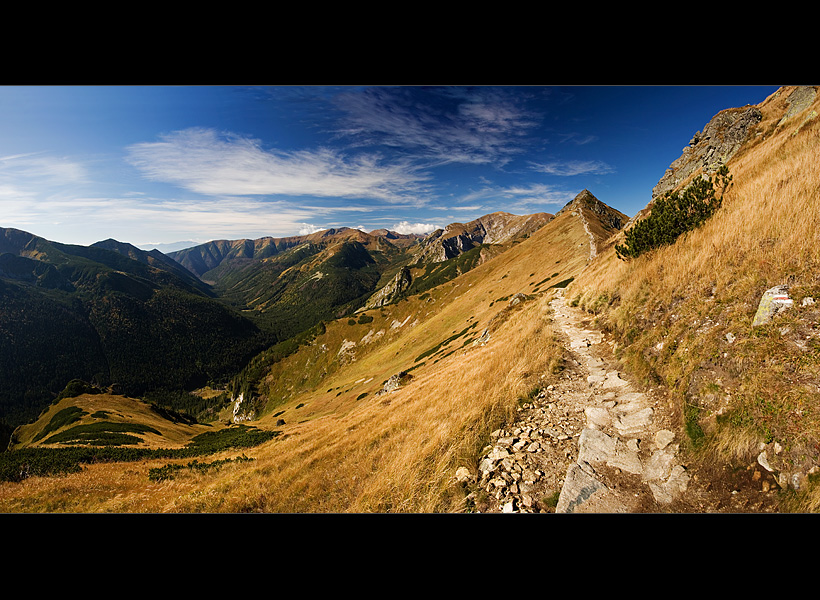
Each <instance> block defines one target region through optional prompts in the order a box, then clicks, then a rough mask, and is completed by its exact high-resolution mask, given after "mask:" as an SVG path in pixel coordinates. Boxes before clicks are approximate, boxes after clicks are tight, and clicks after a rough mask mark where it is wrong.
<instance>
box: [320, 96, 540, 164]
mask: <svg viewBox="0 0 820 600" xmlns="http://www.w3.org/2000/svg"><path fill="white" fill-rule="evenodd" d="M427 91H428V94H427V96H426V97H425V101H424V103H421V102H420V100H419V97H418V95H417V94H415V93H414V92H415V90H414V89H413V88H368V89H365V90H357V91H355V92H349V93H345V94H341V95H340V96H339V97H338V98H337V99H336V104H337V107H339V108H340V109H341V110H342V111H343V112H344V116H343V118H342V120H341V125H340V126H339V128H338V130H337V133H338V134H339V135H340V136H345V137H348V138H350V139H353V140H356V141H357V142H358V143H360V144H362V145H371V144H372V145H375V144H382V145H385V146H389V147H392V148H398V149H401V150H402V151H404V152H407V153H408V155H410V154H412V155H414V156H417V157H423V158H425V159H428V160H431V161H433V162H436V163H439V164H445V163H472V164H487V163H497V164H503V163H505V162H506V161H507V160H509V158H510V157H512V156H514V155H516V154H518V153H519V152H521V147H520V145H521V144H522V142H523V138H524V136H526V135H527V134H528V133H529V132H530V131H531V130H532V129H533V127H535V126H536V125H537V124H538V120H539V117H538V116H537V115H534V114H533V113H531V112H529V111H528V110H526V108H524V107H522V105H521V103H520V96H519V97H518V98H514V97H513V96H512V95H510V94H508V93H507V92H506V91H505V90H503V89H494V88H478V89H476V90H471V89H467V88H464V89H462V88H442V89H435V88H434V89H432V90H427Z"/></svg>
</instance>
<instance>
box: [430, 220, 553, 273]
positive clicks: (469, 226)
mask: <svg viewBox="0 0 820 600" xmlns="http://www.w3.org/2000/svg"><path fill="white" fill-rule="evenodd" d="M551 219H552V215H551V214H549V213H535V214H531V215H522V216H519V215H513V214H510V213H506V212H494V213H490V214H488V215H484V216H483V217H480V218H478V219H476V220H474V221H470V222H469V223H451V224H450V225H448V226H447V227H446V228H444V229H437V230H436V231H434V232H433V233H431V234H430V235H429V236H427V238H426V239H425V240H424V241H423V242H422V244H421V249H420V250H419V252H418V253H417V255H416V256H417V262H418V263H434V262H443V261H445V260H449V259H451V258H455V257H456V256H458V255H460V254H463V253H464V252H467V251H469V250H471V249H473V248H475V247H476V246H479V245H481V244H503V243H505V242H510V241H512V240H515V239H517V238H523V237H525V236H527V235H528V234H531V233H533V232H535V231H537V230H538V229H540V228H541V227H543V226H544V225H546V224H547V223H548V222H549V221H550V220H551Z"/></svg>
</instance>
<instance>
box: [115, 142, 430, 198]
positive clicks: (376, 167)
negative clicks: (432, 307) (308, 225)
mask: <svg viewBox="0 0 820 600" xmlns="http://www.w3.org/2000/svg"><path fill="white" fill-rule="evenodd" d="M127 150H128V160H129V162H130V163H131V164H132V165H133V166H135V167H136V168H138V169H139V170H140V171H141V172H142V173H143V174H144V175H145V176H146V177H148V178H149V179H152V180H155V181H162V182H166V183H172V184H175V185H178V186H180V187H182V188H184V189H187V190H190V191H193V192H197V193H200V194H204V195H208V196H219V195H241V196H254V195H267V196H314V197H332V198H367V199H375V200H381V201H386V202H391V203H392V202H408V201H418V197H419V195H421V194H422V193H423V192H424V182H425V181H426V180H427V176H426V175H425V174H424V173H421V172H420V171H418V170H417V169H416V168H414V167H412V166H411V165H409V163H408V162H407V161H393V162H391V163H389V164H388V163H387V162H385V161H383V160H382V159H381V157H379V156H378V155H374V154H367V155H356V156H352V157H350V156H345V155H344V154H342V153H341V152H339V151H337V150H333V149H329V148H322V149H318V150H300V151H293V152H281V151H276V150H271V149H264V148H262V146H261V144H260V142H259V141H257V140H253V139H249V138H243V137H240V136H237V135H234V134H219V133H217V132H216V131H214V130H212V129H204V128H192V129H186V130H183V131H176V132H174V133H170V134H167V135H163V136H161V138H160V139H159V141H155V142H143V143H139V144H134V145H132V146H130V147H129V148H128V149H127Z"/></svg>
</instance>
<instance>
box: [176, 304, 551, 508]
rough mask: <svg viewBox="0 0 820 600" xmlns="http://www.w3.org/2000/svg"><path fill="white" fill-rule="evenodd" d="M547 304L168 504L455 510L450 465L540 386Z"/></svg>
mask: <svg viewBox="0 0 820 600" xmlns="http://www.w3.org/2000/svg"><path fill="white" fill-rule="evenodd" d="M546 301H547V298H546V297H542V298H541V299H539V300H533V301H531V302H530V303H528V304H527V305H525V306H522V307H521V310H520V311H517V312H516V314H514V315H513V316H512V317H511V318H510V319H509V321H508V322H507V323H506V324H505V326H504V328H503V330H501V331H500V332H499V333H498V335H497V336H496V337H495V338H494V339H493V340H491V341H490V342H489V343H488V344H487V345H486V346H484V347H481V348H476V349H474V350H472V351H466V352H464V353H463V354H454V355H452V356H451V357H450V358H449V359H447V360H446V361H443V364H442V366H441V368H440V369H437V370H435V371H430V372H428V373H427V374H422V375H419V376H418V377H416V378H415V379H413V380H412V381H411V382H410V384H409V385H407V386H406V387H405V388H403V389H401V390H399V391H397V392H393V393H391V394H386V395H382V396H371V397H369V398H368V399H367V400H363V401H362V402H361V403H360V404H358V405H357V406H355V407H354V408H353V409H352V410H350V411H348V412H347V413H346V414H344V415H342V416H327V417H324V418H320V419H317V420H313V421H310V422H309V423H303V424H301V425H296V426H294V427H293V428H291V429H288V434H287V436H286V437H285V438H284V439H281V440H277V441H274V442H272V443H269V444H267V445H265V446H264V447H261V448H260V449H259V450H258V452H257V461H256V462H255V463H252V464H251V465H250V466H249V467H247V468H246V469H243V470H241V471H240V470H237V471H235V473H234V474H233V475H232V476H230V477H220V478H219V479H218V480H217V481H215V482H214V483H213V485H212V486H209V487H208V489H206V490H202V491H201V492H200V493H198V494H196V495H195V496H191V497H190V498H184V499H181V500H180V501H179V502H177V503H176V504H175V507H174V509H175V510H182V511H185V512H191V511H193V512H199V511H203V510H204V511H206V512H210V511H223V510H227V511H229V512H245V511H264V512H277V513H278V512H297V513H301V512H380V513H381V512H453V511H460V510H463V509H464V504H463V496H464V493H463V492H462V490H461V488H460V487H459V486H457V485H456V484H455V482H454V481H453V475H454V473H455V470H456V468H458V467H459V466H466V467H468V468H470V469H474V468H475V466H476V458H477V456H478V453H479V452H480V450H481V448H482V447H483V445H484V444H485V443H486V442H487V441H488V440H489V434H490V432H491V431H492V430H493V429H495V428H497V427H498V426H500V425H501V424H502V423H504V422H507V421H509V420H510V419H511V418H512V417H513V416H514V415H515V412H516V408H517V407H518V405H519V398H521V397H526V395H527V393H528V392H529V391H530V390H531V389H532V388H533V387H534V386H537V385H541V384H543V382H544V381H545V380H546V377H547V376H549V374H550V373H551V363H552V362H553V361H554V360H555V357H556V356H557V355H558V354H559V352H560V350H559V348H558V347H557V345H556V343H555V342H554V341H553V338H552V332H551V329H550V325H549V315H548V311H547V307H546V306H545V303H546ZM541 375H545V377H544V378H542V377H541ZM208 498H210V499H211V501H212V502H214V503H215V504H210V503H209V502H208V500H207V499H208Z"/></svg>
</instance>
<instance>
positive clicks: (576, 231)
mask: <svg viewBox="0 0 820 600" xmlns="http://www.w3.org/2000/svg"><path fill="white" fill-rule="evenodd" d="M588 255H589V246H588V237H587V235H586V233H585V232H584V229H583V225H582V223H581V222H580V220H578V219H577V218H573V217H569V216H565V217H560V218H556V219H555V220H554V221H553V222H552V223H551V224H548V225H547V226H546V227H545V228H544V229H542V230H539V231H538V232H536V233H535V234H533V235H532V236H531V237H530V238H529V239H527V240H526V241H524V242H522V243H520V244H516V245H514V246H513V247H512V248H511V249H510V250H508V251H507V252H505V253H503V254H501V255H500V256H498V257H496V258H494V259H492V260H490V261H488V262H486V263H484V264H482V265H480V266H478V267H477V268H475V269H474V270H472V271H470V272H468V273H466V274H464V275H462V276H461V277H459V278H458V280H456V281H452V282H449V283H446V284H444V285H442V286H440V287H439V288H437V289H436V290H431V292H430V293H429V295H428V297H427V298H425V299H423V300H422V299H420V298H419V297H416V298H414V299H410V300H406V301H403V302H400V303H398V304H395V305H390V306H388V307H385V308H384V309H383V310H379V309H377V310H373V311H368V314H370V315H372V316H373V317H374V320H373V322H372V323H369V324H366V325H355V326H349V325H348V324H347V318H344V319H340V320H339V321H336V322H334V323H329V324H328V325H327V330H326V332H325V334H323V335H321V336H319V337H318V338H317V339H316V340H315V341H314V342H313V344H312V345H310V346H306V347H302V348H300V350H299V352H297V353H296V354H294V355H292V356H291V357H289V358H288V359H286V360H284V361H282V362H281V363H279V364H278V365H277V366H276V367H275V368H274V369H273V370H272V372H271V374H270V376H269V378H268V381H267V386H268V387H267V389H269V390H270V393H271V397H272V398H273V399H274V400H275V402H274V403H273V404H274V405H275V406H273V407H272V409H271V410H269V411H267V412H266V414H265V415H264V416H263V417H262V418H261V419H259V420H258V421H256V422H252V423H251V424H252V425H255V426H259V427H263V428H275V429H277V430H280V431H281V432H282V435H280V436H279V437H277V438H275V439H274V440H272V441H270V442H267V443H265V444H263V445H261V446H259V447H256V448H252V449H250V450H246V451H245V452H244V453H245V454H246V455H247V456H248V457H250V458H253V459H254V460H253V461H250V462H242V463H237V464H230V465H225V466H223V467H221V468H219V469H215V470H213V471H208V472H205V473H195V472H189V471H187V470H186V471H181V472H179V473H178V474H177V476H176V478H175V479H174V480H173V481H164V482H159V483H151V482H150V481H149V480H148V470H149V469H150V468H153V467H160V466H163V465H164V464H167V463H169V462H178V463H182V464H184V463H186V462H188V461H151V462H148V461H144V462H140V463H127V464H125V463H121V464H118V465H89V466H88V467H84V469H83V472H82V473H77V474H72V475H66V476H62V477H54V478H47V479H46V478H31V479H29V480H26V481H23V482H22V483H19V484H0V511H5V512H152V513H164V512H183V513H202V512H205V513H214V512H220V513H224V512H228V513H237V512H257V511H258V512H273V513H351V512H352V513H370V512H379V513H384V512H402V513H408V512H410V513H434V512H459V511H463V510H466V509H467V506H466V505H465V502H464V497H465V495H466V493H467V492H466V491H465V490H464V489H463V488H462V486H461V485H460V484H458V483H457V482H455V481H454V474H455V470H456V469H457V468H458V467H459V466H465V467H467V468H468V469H472V470H475V469H476V466H477V460H478V458H479V454H480V452H481V450H482V448H483V447H484V445H485V444H487V443H489V440H490V433H491V432H492V431H493V430H494V429H496V428H498V427H499V426H501V425H502V424H503V423H506V422H509V421H510V420H511V419H512V418H513V417H514V416H515V414H516V410H517V408H518V406H519V402H520V398H522V397H526V396H527V395H528V394H529V393H530V392H531V391H532V390H533V388H536V387H538V386H541V385H546V384H547V383H548V382H549V380H550V377H552V376H553V371H554V368H555V366H556V364H557V363H559V362H560V361H561V359H562V353H563V350H562V348H561V347H560V345H559V344H558V343H557V342H556V340H555V338H554V334H553V331H552V329H551V325H550V322H551V319H550V313H549V306H548V301H549V298H550V296H551V292H549V291H547V286H548V285H550V284H552V283H556V282H559V281H562V280H564V279H567V278H569V277H573V276H576V275H577V274H578V273H579V271H580V270H581V269H582V268H583V266H584V265H585V264H586V260H587V257H588ZM545 279H548V280H549V281H548V283H546V284H542V285H541V286H540V290H539V293H538V294H532V295H531V296H530V298H529V299H528V300H526V301H524V302H521V303H519V304H517V305H515V306H513V307H512V308H508V301H507V299H506V298H509V297H510V296H512V295H513V294H515V293H517V292H523V293H529V292H532V291H533V290H536V289H539V286H538V285H537V284H538V283H539V282H542V281H544V280H545ZM428 298H430V299H431V300H428ZM502 312H504V313H505V316H506V319H500V320H499V319H497V320H495V321H493V318H494V317H496V316H497V315H498V314H499V313H502ZM408 317H410V319H409V320H406V319H407V318H408ZM394 322H399V323H405V324H404V325H403V326H402V327H395V328H393V327H392V324H393V323H394ZM413 323H415V325H413ZM472 323H476V325H475V327H473V328H472V329H470V331H469V333H470V335H469V336H467V335H465V336H462V337H460V338H458V339H456V340H454V341H453V342H452V343H451V344H450V345H448V346H446V348H445V349H444V350H443V351H442V352H441V353H439V354H436V355H434V356H431V357H430V358H428V359H427V360H421V361H418V362H416V360H415V359H416V358H417V357H418V356H419V355H420V354H421V353H423V352H424V351H426V350H428V349H430V348H432V347H434V346H436V345H438V344H440V343H441V342H442V341H444V340H445V339H446V338H448V337H449V336H452V335H453V334H454V333H458V332H461V331H462V330H464V329H465V327H467V326H469V325H470V324H472ZM411 325H412V326H411ZM488 326H490V329H491V337H490V339H489V341H488V342H487V343H486V345H483V346H480V345H474V344H472V343H469V344H466V345H465V344H464V342H465V341H467V340H468V339H473V337H477V336H479V335H481V333H482V332H483V330H484V329H485V328H486V327H488ZM370 330H373V331H374V333H375V332H377V331H380V330H384V332H385V333H384V335H383V336H381V337H380V338H378V341H376V342H373V343H371V344H365V343H362V342H361V339H362V337H364V336H365V335H366V334H367V333H368V332H369V331H370ZM345 339H347V340H351V341H356V342H357V347H356V353H355V356H354V357H355V360H352V361H347V362H345V361H342V363H341V364H340V362H339V360H338V359H337V354H338V350H339V347H340V346H341V344H342V342H343V341H344V340H345ZM323 345H324V346H325V348H324V349H323V347H322V346H323ZM450 351H453V352H452V353H450ZM448 353H449V355H447V354H448ZM445 355H446V356H445ZM421 363H424V365H423V366H420V367H418V365H419V364H421ZM413 366H417V367H418V368H416V369H414V370H413V371H412V375H413V378H412V379H411V380H410V382H409V383H408V384H407V385H405V386H404V387H403V388H402V389H400V390H399V391H396V392H394V393H391V394H386V395H378V396H377V395H375V393H374V392H376V391H377V390H378V389H379V388H381V386H382V384H383V382H384V381H385V380H386V379H387V378H388V377H390V376H391V375H393V374H394V373H397V372H398V371H400V370H406V369H408V368H409V367H413ZM328 390H330V391H328ZM362 393H366V394H367V396H366V397H363V398H360V395H361V394H362ZM280 418H284V420H285V421H286V424H285V425H284V426H277V425H276V422H277V420H278V419H280ZM238 454H240V453H239V452H234V453H223V454H221V455H216V456H210V457H206V458H204V459H202V460H207V461H213V460H217V459H219V458H233V457H236V456H237V455H238Z"/></svg>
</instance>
